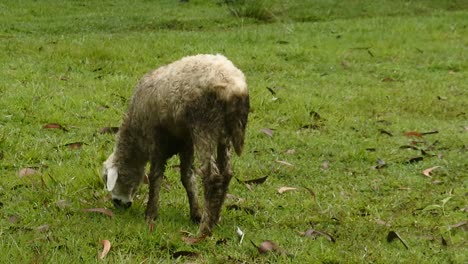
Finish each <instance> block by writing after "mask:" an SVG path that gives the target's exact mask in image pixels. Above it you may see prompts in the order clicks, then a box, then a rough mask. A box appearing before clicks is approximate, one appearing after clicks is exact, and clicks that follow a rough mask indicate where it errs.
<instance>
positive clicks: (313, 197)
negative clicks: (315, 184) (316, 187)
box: [304, 186, 315, 201]
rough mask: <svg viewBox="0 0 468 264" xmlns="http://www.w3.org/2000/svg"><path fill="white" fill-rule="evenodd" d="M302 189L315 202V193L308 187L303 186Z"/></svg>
mask: <svg viewBox="0 0 468 264" xmlns="http://www.w3.org/2000/svg"><path fill="white" fill-rule="evenodd" d="M304 189H306V190H307V191H308V192H309V194H310V196H312V199H313V200H314V201H315V192H314V191H313V190H312V189H310V188H309V187H305V186H304Z"/></svg>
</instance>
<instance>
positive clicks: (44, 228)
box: [36, 224, 50, 232]
mask: <svg viewBox="0 0 468 264" xmlns="http://www.w3.org/2000/svg"><path fill="white" fill-rule="evenodd" d="M49 229H50V225H48V224H45V225H41V226H38V227H36V230H37V231H38V232H47V231H49Z"/></svg>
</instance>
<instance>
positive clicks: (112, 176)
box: [106, 167, 119, 192]
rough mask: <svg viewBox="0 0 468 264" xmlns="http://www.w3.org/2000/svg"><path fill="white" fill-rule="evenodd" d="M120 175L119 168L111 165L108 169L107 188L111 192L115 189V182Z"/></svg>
mask: <svg viewBox="0 0 468 264" xmlns="http://www.w3.org/2000/svg"><path fill="white" fill-rule="evenodd" d="M118 176H119V174H118V171H117V168H116V167H111V168H109V170H108V171H107V183H106V185H107V190H108V191H109V192H110V191H112V190H113V189H114V187H115V183H116V182H117V177H118Z"/></svg>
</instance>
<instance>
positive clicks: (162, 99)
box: [102, 54, 250, 235]
mask: <svg viewBox="0 0 468 264" xmlns="http://www.w3.org/2000/svg"><path fill="white" fill-rule="evenodd" d="M249 108H250V105H249V93H248V89H247V84H246V81H245V77H244V74H243V73H242V72H241V71H240V70H239V69H237V68H236V67H235V66H234V65H233V63H232V62H231V61H229V60H228V59H227V58H226V57H224V56H222V55H219V54H218V55H195V56H189V57H185V58H182V59H181V60H178V61H175V62H173V63H171V64H169V65H166V66H163V67H160V68H158V69H156V70H154V71H152V72H150V73H148V74H147V75H145V76H144V77H143V78H142V79H141V81H140V82H139V84H138V85H137V87H136V89H135V91H134V94H133V97H132V99H131V101H130V104H129V107H128V111H127V114H126V115H125V116H124V117H123V121H122V125H121V127H120V129H119V133H118V135H117V141H116V145H115V149H114V152H113V153H112V154H111V155H110V156H109V158H108V159H107V160H106V161H105V162H104V166H103V175H102V178H103V180H104V182H105V183H106V186H107V189H108V191H110V192H111V193H112V202H113V204H114V206H116V207H118V208H119V207H120V208H128V207H130V206H131V203H132V200H133V197H134V195H135V193H136V191H137V189H138V187H139V185H140V184H141V182H142V181H143V178H144V171H145V165H146V164H147V163H148V162H149V163H150V172H149V198H148V204H147V207H146V212H145V217H146V220H147V221H152V220H153V219H155V218H156V217H157V214H158V201H159V191H160V187H161V181H162V180H163V174H164V170H165V166H166V161H167V159H169V158H170V157H171V156H173V155H176V154H178V155H179V158H180V174H181V180H182V184H183V186H184V187H185V190H186V192H187V196H188V200H189V206H190V218H191V219H192V220H193V221H195V222H200V226H199V231H198V232H199V234H200V235H211V233H212V229H213V227H214V225H215V224H216V223H217V222H218V219H219V217H220V211H221V207H222V204H223V202H224V199H225V196H226V191H227V188H228V185H229V182H230V180H231V178H232V171H231V166H230V148H231V146H232V147H233V148H234V150H235V152H236V154H237V155H240V154H241V152H242V149H243V145H244V135H245V128H246V125H247V118H248V113H249ZM194 153H195V154H196V157H197V159H198V162H199V163H200V165H201V172H202V182H203V189H204V192H203V195H204V204H203V205H204V208H203V210H201V208H200V206H199V203H198V198H197V194H198V191H197V186H196V179H195V175H194V172H193V171H194V169H193V163H194Z"/></svg>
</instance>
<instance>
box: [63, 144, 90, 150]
mask: <svg viewBox="0 0 468 264" xmlns="http://www.w3.org/2000/svg"><path fill="white" fill-rule="evenodd" d="M83 145H85V143H83V142H73V143H67V144H65V145H64V146H65V147H68V148H69V149H81V147H82V146H83Z"/></svg>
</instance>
